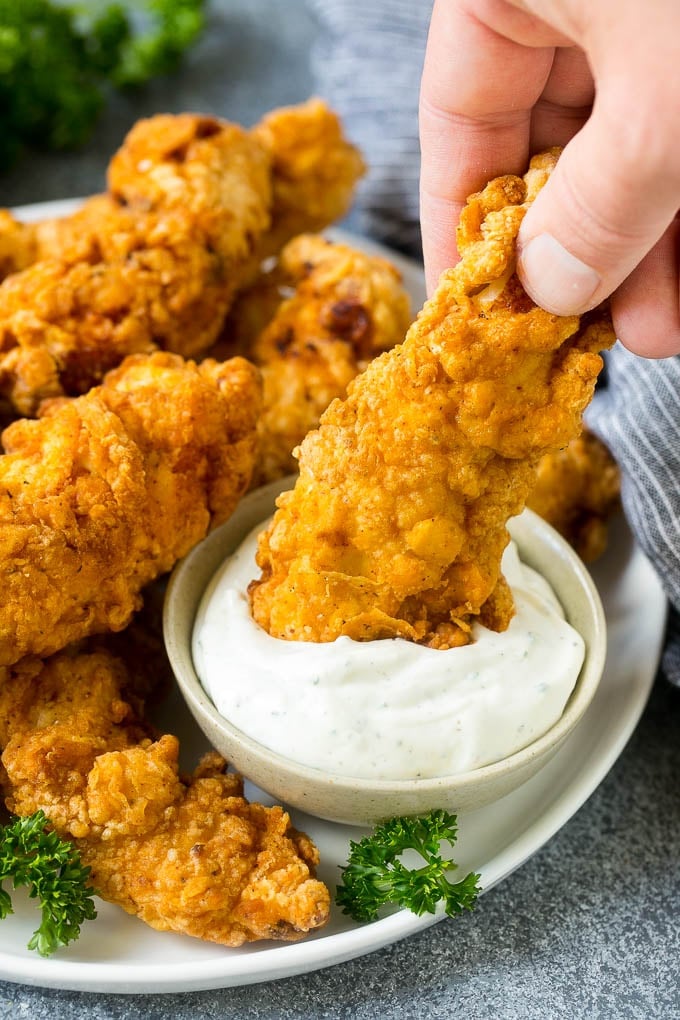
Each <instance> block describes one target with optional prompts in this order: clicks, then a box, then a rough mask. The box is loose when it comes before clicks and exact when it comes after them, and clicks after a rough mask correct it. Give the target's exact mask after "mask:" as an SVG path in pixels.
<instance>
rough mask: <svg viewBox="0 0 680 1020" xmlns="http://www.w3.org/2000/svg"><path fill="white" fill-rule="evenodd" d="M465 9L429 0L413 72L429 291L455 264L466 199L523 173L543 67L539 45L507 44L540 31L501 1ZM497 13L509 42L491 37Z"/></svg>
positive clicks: (544, 48)
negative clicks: (422, 49) (420, 59)
mask: <svg viewBox="0 0 680 1020" xmlns="http://www.w3.org/2000/svg"><path fill="white" fill-rule="evenodd" d="M470 8H471V4H470V3H469V2H467V0H436V2H435V5H434V9H433V13H432V20H431V24H430V33H429V37H428V44H427V52H426V57H425V65H424V69H423V79H422V86H421V102H420V139H421V150H422V165H421V224H422V233H423V254H424V258H425V268H426V276H427V282H428V289H429V290H432V289H433V287H434V286H435V284H436V282H437V280H438V278H439V275H440V273H441V272H442V271H443V270H444V269H447V268H448V267H449V266H452V265H454V264H455V263H456V262H457V261H458V253H457V251H456V230H455V228H456V224H457V222H458V217H459V214H460V210H461V208H462V206H463V205H464V204H465V200H466V199H467V197H468V195H470V194H471V193H472V192H474V191H477V190H479V188H480V187H482V186H483V184H484V183H485V182H486V181H487V180H489V179H490V178H492V177H495V176H498V175H499V174H503V173H512V172H516V173H520V172H522V171H523V169H524V168H525V166H526V162H527V159H528V155H529V133H530V125H531V110H532V108H533V106H534V103H535V102H536V100H537V99H538V97H539V96H540V94H541V92H542V90H543V87H544V85H545V82H546V79H547V77H548V75H549V72H550V68H551V66H552V61H553V46H552V45H548V44H547V41H546V45H542V44H541V45H535V46H534V45H530V43H529V42H527V43H526V44H524V43H522V42H520V41H517V38H521V39H526V40H531V41H532V42H542V39H541V36H540V32H539V28H540V26H539V27H536V26H535V25H534V23H533V21H532V20H531V19H529V17H528V16H527V15H524V14H523V13H522V12H520V11H517V10H516V9H515V8H513V7H511V6H510V5H508V4H501V3H491V4H489V3H486V4H485V3H479V4H478V5H477V6H476V8H475V10H474V11H473V10H471V9H470ZM491 8H493V10H491ZM501 8H502V9H503V13H504V16H505V14H507V13H508V12H509V15H508V17H509V23H508V25H507V26H505V30H507V32H508V33H510V35H512V36H514V37H516V38H510V37H509V35H507V34H505V35H504V34H502V32H501V31H500V29H499V24H500V22H499V19H500V14H499V11H500V9H501ZM485 13H486V14H487V15H488V16H489V18H490V19H491V21H492V22H493V24H494V27H493V28H492V27H491V26H490V25H489V24H487V23H486V22H485V21H484V20H482V19H483V16H484V14H485ZM492 15H493V17H492ZM494 19H495V20H494ZM513 19H514V20H513ZM517 19H519V22H518V21H517ZM520 22H521V23H520Z"/></svg>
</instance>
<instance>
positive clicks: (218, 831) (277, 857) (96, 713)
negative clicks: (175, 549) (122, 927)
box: [0, 651, 330, 946]
mask: <svg viewBox="0 0 680 1020" xmlns="http://www.w3.org/2000/svg"><path fill="white" fill-rule="evenodd" d="M0 680H1V681H2V682H1V683H0V746H2V748H4V753H3V756H2V764H3V771H2V776H1V778H2V786H3V789H4V793H5V796H6V802H7V806H8V808H9V809H10V810H11V811H13V812H15V813H17V814H20V815H30V814H32V813H33V812H34V811H37V810H38V809H42V810H43V811H44V812H45V814H46V815H47V816H48V817H49V818H50V820H51V823H52V825H53V827H54V829H55V830H56V831H57V832H58V833H59V834H60V835H61V836H63V837H68V838H71V839H73V840H75V842H76V845H77V846H78V849H79V850H80V854H81V858H82V860H83V863H84V864H86V865H88V866H89V867H90V868H91V874H90V881H91V883H92V885H93V886H94V887H95V889H96V890H97V891H98V892H99V893H100V895H101V896H102V897H103V898H104V899H107V900H110V901H111V902H113V903H116V904H118V905H119V906H121V907H123V909H124V910H126V911H127V912H128V913H131V914H136V915H137V916H138V917H140V918H141V919H142V920H143V921H145V922H146V923H147V924H149V925H151V926H152V927H154V928H157V929H159V930H161V931H174V932H180V933H183V934H187V935H193V936H196V937H199V938H202V939H207V940H209V941H212V942H217V943H220V944H222V945H227V946H239V945H241V944H242V943H244V942H252V941H255V940H258V939H280V940H296V939H299V938H302V937H303V936H304V935H306V934H307V933H308V932H309V931H310V930H312V929H315V928H318V927H320V926H321V925H323V924H324V923H325V922H326V920H327V918H328V914H329V905H330V897H329V893H328V890H327V889H326V887H325V886H324V885H323V884H322V883H321V882H319V881H317V880H316V879H315V878H314V868H315V865H316V864H317V863H318V852H317V850H316V847H315V846H314V844H313V843H312V842H311V840H310V839H309V838H308V837H307V836H305V835H304V833H300V832H297V831H296V830H295V829H294V828H293V827H292V825H291V822H290V818H289V817H288V815H287V814H286V813H285V811H284V810H283V808H281V807H263V806H262V805H260V804H251V803H248V801H246V800H245V799H244V797H243V786H242V782H241V778H240V776H237V775H234V774H233V773H231V774H230V773H228V772H227V771H226V763H225V762H224V761H223V760H222V759H221V758H220V757H219V756H218V755H217V754H215V753H214V752H213V753H210V754H208V755H207V756H206V757H205V758H204V759H203V760H202V762H201V763H200V764H199V766H198V768H197V769H196V771H195V772H194V773H193V775H191V776H189V777H187V778H183V777H181V776H180V775H179V772H178V764H177V758H178V743H177V740H176V739H175V737H173V736H170V735H165V736H161V737H160V738H158V739H153V738H152V736H151V735H150V733H149V731H148V727H146V726H145V725H144V724H143V723H141V722H140V721H139V719H138V718H137V717H136V715H135V712H134V710H133V708H132V706H131V705H130V703H129V701H128V700H127V688H128V686H129V682H130V681H129V676H128V674H127V672H126V670H125V668H124V666H123V664H122V662H121V661H120V660H117V659H116V658H115V657H113V656H111V655H109V654H107V653H106V652H102V651H100V652H92V653H89V654H86V653H80V654H68V653H61V654H59V655H56V656H54V657H53V658H51V659H49V660H47V662H46V663H41V662H40V661H39V660H37V659H30V658H29V659H24V660H23V661H22V662H21V663H19V664H18V665H17V666H16V667H14V668H2V669H0Z"/></svg>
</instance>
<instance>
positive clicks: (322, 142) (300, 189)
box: [242, 99, 366, 284]
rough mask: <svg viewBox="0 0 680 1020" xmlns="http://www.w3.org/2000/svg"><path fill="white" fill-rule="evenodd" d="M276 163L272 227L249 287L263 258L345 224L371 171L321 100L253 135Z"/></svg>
mask: <svg viewBox="0 0 680 1020" xmlns="http://www.w3.org/2000/svg"><path fill="white" fill-rule="evenodd" d="M251 134H252V136H253V137H254V138H255V139H256V140H257V141H258V142H260V144H261V145H262V146H263V147H264V148H265V149H266V151H267V152H268V153H269V156H270V158H271V161H272V189H273V201H272V225H271V228H270V230H269V231H267V233H266V234H263V236H262V237H261V239H260V241H259V243H258V246H257V251H256V256H255V257H254V258H253V260H252V261H251V266H250V269H249V270H248V271H245V272H244V273H243V275H242V279H243V283H244V284H245V283H248V282H251V281H252V279H254V277H255V276H256V275H257V271H258V269H259V266H260V264H261V262H262V260H263V259H265V258H267V257H268V256H270V255H275V254H276V253H277V252H279V251H280V250H281V248H283V246H284V244H286V242H287V241H289V240H291V238H293V237H297V235H298V234H303V233H317V232H318V231H320V230H323V229H324V228H325V227H327V226H328V225H329V224H330V223H334V222H335V221H336V220H339V219H341V218H342V217H343V216H344V215H345V213H346V212H348V210H349V207H350V205H351V202H352V198H353V197H354V190H355V188H356V185H357V182H358V181H359V179H360V178H361V177H362V175H363V174H364V172H365V170H366V166H365V163H364V161H363V159H362V157H361V153H360V152H359V150H358V149H357V148H356V147H355V146H354V145H352V144H351V142H349V141H348V140H347V138H345V136H344V134H343V130H342V124H341V123H340V120H339V118H338V117H337V115H336V114H335V113H334V112H333V111H332V110H330V109H329V108H328V106H327V105H326V104H325V103H324V102H323V101H322V100H320V99H310V100H309V101H308V102H306V103H300V104H299V105H297V106H287V107H281V108H280V109H278V110H272V112H271V113H269V114H267V115H266V116H265V117H263V118H262V120H261V121H260V122H259V124H256V125H255V127H254V128H253V129H252V132H251Z"/></svg>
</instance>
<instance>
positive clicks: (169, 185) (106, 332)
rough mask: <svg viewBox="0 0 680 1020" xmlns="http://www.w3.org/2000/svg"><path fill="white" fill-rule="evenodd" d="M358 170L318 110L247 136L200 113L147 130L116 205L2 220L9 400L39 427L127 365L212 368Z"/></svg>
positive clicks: (3, 349) (0, 366)
mask: <svg viewBox="0 0 680 1020" xmlns="http://www.w3.org/2000/svg"><path fill="white" fill-rule="evenodd" d="M362 169H363V163H362V161H361V157H360V156H359V154H358V152H357V150H356V149H355V148H354V147H353V146H352V145H351V144H350V143H349V142H347V141H346V139H345V138H344V136H343V134H342V129H341V126H340V123H339V121H338V118H337V117H336V115H335V114H334V113H332V111H330V110H329V109H328V108H327V107H326V106H325V105H324V104H323V103H321V102H320V101H318V100H317V101H311V102H310V103H306V104H302V105H301V106H299V107H290V108H286V109H283V110H280V111H275V112H274V113H272V114H270V115H269V116H268V117H266V118H265V119H264V120H263V121H262V122H261V124H260V125H257V126H256V127H255V128H254V129H253V130H252V131H251V132H246V131H244V130H243V129H242V128H240V127H238V126H237V125H235V124H229V123H226V122H224V121H219V120H217V119H215V118H212V117H204V116H200V115H196V114H178V115H176V116H170V115H165V114H163V115H159V116H157V117H152V118H150V119H148V120H142V121H139V122H138V123H137V124H136V125H135V126H134V127H133V128H132V130H131V131H130V133H129V134H128V136H127V138H126V139H125V141H124V143H123V145H122V147H121V149H120V150H119V151H118V152H117V153H116V155H115V156H114V157H113V159H112V160H111V163H110V166H109V172H108V183H109V190H108V193H107V194H105V195H96V196H94V197H93V198H91V199H88V200H87V201H86V202H85V203H84V205H83V207H82V208H81V209H80V210H78V211H77V212H76V213H74V214H73V215H72V216H68V217H64V218H62V219H56V220H46V221H44V222H42V223H38V224H26V225H23V226H22V225H21V224H18V223H17V222H16V221H15V220H13V219H12V218H11V217H9V214H4V215H5V216H6V218H7V219H6V222H5V223H3V222H0V269H2V265H3V264H4V266H5V270H6V272H11V273H13V274H15V275H13V276H11V277H10V279H8V280H6V281H5V282H4V283H3V284H2V285H0V398H4V399H5V400H9V401H10V402H11V403H12V404H13V405H14V407H15V408H16V409H17V410H18V411H19V412H20V413H22V414H26V415H32V414H34V413H35V411H36V409H37V407H38V405H39V403H40V401H41V400H43V399H45V398H47V397H51V396H58V395H61V394H69V395H77V394H80V393H84V392H86V391H87V390H88V389H89V388H90V387H91V386H92V385H95V384H96V383H98V382H100V381H101V379H102V377H103V375H104V373H105V372H106V371H108V370H109V369H110V368H113V367H115V365H117V364H119V362H120V361H121V359H122V358H123V357H124V356H125V355H126V354H133V353H138V352H144V351H150V350H153V349H155V348H156V347H160V348H162V349H164V350H169V351H173V352H176V353H179V354H182V355H183V356H184V357H197V356H199V355H201V354H203V353H204V352H205V351H206V350H207V349H208V348H209V347H210V346H211V345H212V343H213V342H214V341H215V340H216V338H217V336H218V335H219V332H220V330H221V328H222V325H223V323H224V319H225V316H226V314H227V311H228V309H229V307H230V305H231V304H232V302H233V300H234V297H235V294H236V293H237V291H238V290H239V289H240V288H242V287H244V286H245V285H247V284H248V283H249V282H251V281H252V280H253V279H254V278H255V277H256V276H257V274H258V272H259V267H260V264H261V262H262V260H263V259H264V258H266V257H267V256H269V255H271V254H275V253H276V252H278V250H279V249H280V247H281V246H282V244H284V243H285V242H286V241H287V240H289V238H290V237H291V236H292V235H293V234H294V233H297V232H299V231H300V230H301V229H303V228H307V227H308V228H310V229H316V228H320V227H322V226H326V225H327V224H328V223H329V222H331V221H332V220H333V219H334V218H336V217H338V216H340V215H342V214H343V213H344V212H345V211H346V209H347V207H348V206H349V203H350V201H351V197H352V193H353V189H354V185H355V183H356V180H357V179H358V177H359V175H360V173H361V172H362ZM3 227H4V229H3ZM31 263H32V265H30V268H26V267H27V266H29V264H31ZM22 269H25V270H26V271H25V272H18V270H22Z"/></svg>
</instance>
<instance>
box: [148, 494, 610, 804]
mask: <svg viewBox="0 0 680 1020" xmlns="http://www.w3.org/2000/svg"><path fill="white" fill-rule="evenodd" d="M294 482H295V476H287V477H286V478H283V479H280V480H279V481H276V482H272V483H269V484H268V485H265V486H262V487H260V488H258V489H254V490H252V491H251V492H250V493H248V494H247V495H246V496H245V497H244V498H243V499H242V500H241V502H240V503H239V505H238V507H237V508H236V510H235V512H234V514H232V516H231V517H230V518H229V520H228V521H226V522H225V523H224V524H222V525H220V526H219V527H217V528H216V529H215V530H214V531H213V532H211V534H209V535H208V536H207V537H206V538H205V539H204V540H203V541H202V542H200V543H199V544H198V545H197V546H195V547H194V548H193V549H192V550H191V551H190V552H189V553H188V554H187V555H186V556H185V557H184V558H183V559H182V560H180V561H179V563H178V564H177V565H176V566H175V568H174V570H173V571H172V573H171V575H170V578H169V581H168V585H167V590H166V594H165V600H164V604H163V636H164V641H165V646H166V651H167V654H168V657H169V659H170V665H171V668H172V671H173V674H174V676H175V678H176V680H177V684H178V686H179V688H180V691H181V693H182V694H183V696H184V697H185V698H186V699H187V700H188V701H189V702H190V703H192V704H193V705H194V707H195V708H196V709H197V710H198V711H199V712H200V713H201V715H203V716H207V717H208V719H209V720H210V721H211V722H212V724H213V725H215V726H216V727H218V728H219V729H220V730H222V731H226V733H227V734H228V735H230V736H232V737H233V738H234V740H235V741H238V743H239V744H240V746H241V747H242V748H243V750H244V751H245V752H246V753H247V754H248V756H249V757H250V758H251V759H258V760H260V761H262V762H263V763H265V762H266V765H267V766H268V767H269V768H272V769H275V770H276V771H277V773H279V774H283V773H288V774H294V775H295V777H296V779H298V780H308V781H309V782H310V783H315V784H318V783H319V782H320V781H323V782H325V783H328V784H331V785H332V786H333V788H334V789H335V790H338V791H344V792H346V793H351V792H355V793H357V794H359V793H367V794H370V793H373V794H375V795H380V794H381V793H388V792H389V793H404V794H406V793H413V792H415V791H418V792H420V793H425V794H426V793H428V792H430V791H437V790H439V789H441V788H443V787H446V788H450V787H452V786H454V785H455V787H456V788H457V789H461V790H465V789H467V788H469V787H472V786H474V785H477V784H480V783H486V782H487V781H489V782H490V781H492V780H493V779H494V778H496V777H500V776H501V775H503V774H505V773H508V772H514V771H515V770H520V769H521V768H522V766H526V765H528V764H529V763H530V762H531V761H533V760H534V759H536V758H540V757H541V756H542V755H543V754H545V753H546V752H547V751H549V750H551V749H552V748H553V747H556V746H559V744H560V743H561V742H562V741H563V740H564V739H565V738H566V737H567V736H568V734H569V733H570V732H571V730H572V729H573V727H574V726H575V725H576V724H577V723H578V721H579V720H580V719H581V717H582V716H583V714H584V713H585V711H586V709H587V708H588V705H589V704H590V702H591V701H592V699H593V696H594V694H595V691H596V690H597V687H598V685H599V683H600V679H601V677H602V671H603V668H604V662H605V657H606V644H607V642H606V621H605V615H604V609H603V606H602V602H601V599H600V595H599V592H598V591H597V588H596V586H595V582H594V581H593V579H592V577H591V575H590V572H589V570H588V568H587V567H586V565H585V564H584V563H583V561H582V560H581V559H580V557H579V556H578V555H577V553H576V552H575V551H574V549H573V548H572V547H571V546H570V545H569V543H568V542H567V541H566V539H564V538H563V537H562V536H561V535H560V534H559V533H558V532H557V531H556V530H555V529H554V528H553V527H552V526H551V525H550V524H548V523H547V522H546V521H545V520H543V518H541V517H540V516H539V515H538V514H536V513H535V512H534V511H532V510H530V509H528V508H526V509H525V510H524V511H523V512H522V514H520V515H518V516H517V517H515V518H512V519H511V520H510V521H508V530H509V531H510V534H511V537H512V538H513V539H514V538H517V540H518V542H520V543H521V537H520V536H519V535H518V532H519V531H521V530H522V529H523V528H526V529H527V530H529V529H530V530H531V531H532V532H533V533H537V534H538V535H539V537H540V539H541V542H542V544H543V545H548V546H551V547H552V548H553V549H554V551H555V552H556V553H557V554H558V556H559V557H561V559H562V560H565V559H566V560H568V561H569V562H570V563H571V566H572V568H573V572H574V576H575V578H576V580H577V581H578V583H579V587H580V589H581V590H582V592H583V594H584V595H585V604H586V605H587V607H588V609H589V611H590V615H591V618H592V622H593V634H594V638H595V639H594V640H593V641H592V645H591V646H589V645H588V644H586V651H585V658H584V661H583V665H582V667H581V670H580V672H579V675H578V678H577V680H576V683H575V685H574V688H573V690H572V692H571V694H570V696H569V698H568V700H567V704H566V705H565V708H564V711H563V712H562V715H561V716H560V718H559V719H558V720H557V722H556V723H554V724H553V725H552V726H551V727H550V729H549V730H547V731H546V732H545V733H544V734H542V736H540V737H537V738H536V740H533V741H532V742H531V743H530V744H527V745H526V746H525V747H522V748H520V749H519V750H518V751H515V752H513V753H512V754H511V755H508V756H507V757H505V758H501V759H500V760H499V761H496V762H492V763H491V764H489V765H482V766H480V767H479V768H475V769H469V770H467V771H465V772H459V773H448V774H446V775H442V776H431V777H424V778H412V779H370V778H367V777H362V776H346V775H339V774H336V773H331V772H327V771H325V770H324V769H321V768H316V767H314V766H311V765H304V764H300V763H298V762H296V761H295V760H294V759H293V758H288V757H285V756H284V755H282V754H280V753H279V752H277V751H273V750H270V749H269V748H268V747H267V746H266V745H265V744H262V743H261V742H260V741H258V740H257V739H256V738H254V737H251V736H250V735H249V734H247V733H244V731H243V730H241V729H239V728H238V727H237V726H235V725H234V724H233V723H232V722H230V720H229V719H227V718H225V716H223V715H222V714H221V713H220V712H219V711H218V710H217V708H216V707H215V705H214V703H213V701H212V700H211V698H210V696H209V695H208V694H207V692H206V691H205V689H204V687H203V685H202V683H201V680H200V678H199V676H198V674H197V672H196V669H195V666H194V664H193V656H192V653H191V641H192V635H193V628H194V622H195V619H196V615H197V613H198V608H199V606H200V603H201V600H202V598H203V594H204V593H205V590H206V588H207V586H208V584H210V581H211V579H212V577H213V576H214V575H215V573H216V572H217V571H218V570H219V569H220V567H221V565H222V563H223V561H224V557H223V556H222V557H221V558H220V559H219V561H218V562H217V563H216V564H213V566H212V568H211V571H210V573H209V575H208V580H207V582H206V584H205V585H204V586H203V588H202V589H201V592H200V594H199V596H198V597H197V599H196V603H195V605H194V606H193V612H191V621H190V623H189V624H188V625H187V624H186V621H185V628H186V633H187V638H188V655H187V658H188V660H189V663H190V669H189V670H188V671H187V669H186V664H185V663H183V662H178V655H181V654H182V653H181V649H180V648H179V645H180V641H179V640H178V637H177V632H176V630H175V624H176V623H177V620H178V617H180V616H182V615H183V614H182V612H181V610H178V603H180V599H179V598H178V595H179V593H181V591H182V589H183V587H184V585H185V584H186V581H187V577H188V575H189V574H190V573H191V571H192V569H193V568H194V566H195V563H196V560H197V559H198V558H199V557H200V558H202V559H213V560H214V556H212V557H211V556H210V555H209V554H210V553H211V551H212V548H213V547H214V546H217V548H218V549H220V550H222V545H223V543H224V538H223V536H224V534H225V532H226V531H228V530H230V529H233V527H234V524H235V523H236V522H237V520H238V516H241V515H245V514H246V513H247V511H248V510H249V509H250V508H251V507H252V505H253V504H255V505H259V503H260V502H261V501H262V502H267V501H268V502H269V503H270V505H271V506H272V508H273V505H274V499H275V497H276V496H278V495H280V494H281V493H282V492H284V491H286V489H287V488H291V487H292V485H293V484H294ZM264 520H265V518H263V522H264ZM252 527H253V524H252V522H251V523H250V524H249V525H248V526H247V528H244V529H243V535H242V537H245V535H246V534H247V533H248V532H249V531H250V530H252ZM222 551H223V550H222ZM224 555H229V553H228V552H227V553H224ZM529 565H530V564H529ZM565 611H566V609H565ZM567 618H568V616H567ZM584 640H585V638H584ZM187 672H188V675H187ZM244 776H245V778H251V777H249V776H248V775H247V772H244ZM254 781H255V782H257V779H255V780H254Z"/></svg>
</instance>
